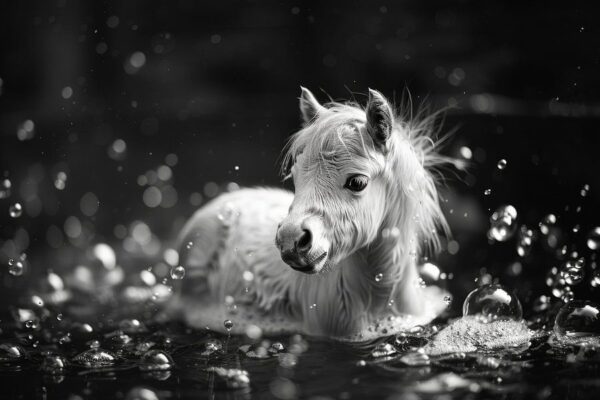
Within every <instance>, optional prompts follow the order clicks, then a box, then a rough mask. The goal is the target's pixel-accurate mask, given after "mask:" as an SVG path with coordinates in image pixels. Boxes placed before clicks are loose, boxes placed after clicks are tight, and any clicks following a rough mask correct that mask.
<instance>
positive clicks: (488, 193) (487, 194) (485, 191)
mask: <svg viewBox="0 0 600 400" xmlns="http://www.w3.org/2000/svg"><path fill="white" fill-rule="evenodd" d="M483 194H484V195H486V196H489V195H490V194H492V189H485V190H484V191H483Z"/></svg>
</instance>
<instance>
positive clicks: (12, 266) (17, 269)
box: [8, 258, 24, 276]
mask: <svg viewBox="0 0 600 400" xmlns="http://www.w3.org/2000/svg"><path fill="white" fill-rule="evenodd" d="M23 270H24V267H23V263H22V262H21V261H18V260H13V259H12V258H9V259H8V273H9V274H11V275H12V276H21V275H23Z"/></svg>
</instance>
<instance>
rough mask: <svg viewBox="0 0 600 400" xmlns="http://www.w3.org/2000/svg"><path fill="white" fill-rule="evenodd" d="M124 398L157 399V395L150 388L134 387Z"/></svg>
mask: <svg viewBox="0 0 600 400" xmlns="http://www.w3.org/2000/svg"><path fill="white" fill-rule="evenodd" d="M125 400H159V397H158V395H157V394H156V393H155V392H154V391H153V390H152V389H148V388H145V387H134V388H133V389H131V390H130V391H129V392H128V393H127V396H126V397H125Z"/></svg>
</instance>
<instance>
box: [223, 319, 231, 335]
mask: <svg viewBox="0 0 600 400" xmlns="http://www.w3.org/2000/svg"><path fill="white" fill-rule="evenodd" d="M223 326H224V327H225V329H227V332H229V331H231V328H233V322H232V321H231V320H230V319H226V320H225V321H223Z"/></svg>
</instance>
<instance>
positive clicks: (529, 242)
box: [517, 225, 535, 257]
mask: <svg viewBox="0 0 600 400" xmlns="http://www.w3.org/2000/svg"><path fill="white" fill-rule="evenodd" d="M534 239H535V236H534V234H533V231H532V230H531V229H528V228H527V227H526V226H525V225H523V226H522V227H521V229H520V231H519V239H518V241H517V254H518V255H519V257H525V256H527V255H528V254H529V253H530V252H531V247H532V246H533V241H534Z"/></svg>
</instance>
